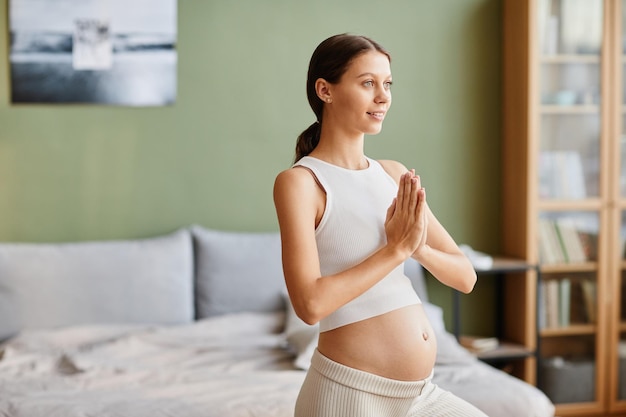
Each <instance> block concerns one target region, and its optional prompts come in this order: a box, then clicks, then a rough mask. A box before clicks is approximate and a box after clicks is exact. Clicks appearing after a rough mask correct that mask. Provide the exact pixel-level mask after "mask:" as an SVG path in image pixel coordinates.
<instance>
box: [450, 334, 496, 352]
mask: <svg viewBox="0 0 626 417" xmlns="http://www.w3.org/2000/svg"><path fill="white" fill-rule="evenodd" d="M459 343H460V344H461V346H463V347H464V348H466V349H467V350H469V351H470V352H474V353H480V352H487V351H490V350H493V349H496V348H497V347H498V346H499V345H500V342H499V340H498V338H497V337H482V336H472V335H461V336H459Z"/></svg>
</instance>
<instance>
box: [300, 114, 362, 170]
mask: <svg viewBox="0 0 626 417" xmlns="http://www.w3.org/2000/svg"><path fill="white" fill-rule="evenodd" d="M324 127H325V126H324V125H323V124H322V132H321V134H320V141H319V143H318V144H317V146H316V147H315V149H314V150H313V152H311V154H310V155H311V156H312V157H315V158H317V159H321V160H323V161H326V162H328V163H331V164H333V165H337V166H340V167H342V168H346V169H355V170H356V169H365V168H367V166H368V162H367V159H366V158H365V152H364V150H363V148H364V142H365V140H364V136H365V135H364V134H363V133H358V134H354V135H348V134H346V133H345V132H339V131H337V130H334V129H324Z"/></svg>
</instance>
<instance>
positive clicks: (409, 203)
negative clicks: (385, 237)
mask: <svg viewBox="0 0 626 417" xmlns="http://www.w3.org/2000/svg"><path fill="white" fill-rule="evenodd" d="M421 188H422V186H421V181H420V177H419V176H417V175H415V170H414V169H411V170H410V171H407V172H406V173H404V174H403V175H402V176H401V177H400V184H399V186H398V195H397V205H396V207H397V208H398V209H400V210H406V211H409V212H412V211H414V210H416V209H417V204H418V201H419V197H418V192H419V191H420V190H421Z"/></svg>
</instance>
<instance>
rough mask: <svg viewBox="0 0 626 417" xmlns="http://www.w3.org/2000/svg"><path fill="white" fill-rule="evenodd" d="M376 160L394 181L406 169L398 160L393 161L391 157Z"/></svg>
mask: <svg viewBox="0 0 626 417" xmlns="http://www.w3.org/2000/svg"><path fill="white" fill-rule="evenodd" d="M377 162H378V163H379V164H380V165H381V166H382V167H383V169H384V170H385V171H386V172H387V174H389V176H390V177H391V178H393V179H394V180H395V181H396V182H397V181H398V180H399V179H400V177H401V176H402V174H404V173H405V172H407V171H408V170H407V169H406V167H405V166H404V165H403V164H402V163H400V162H398V161H393V160H391V159H379V160H377Z"/></svg>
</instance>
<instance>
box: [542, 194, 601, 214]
mask: <svg viewBox="0 0 626 417" xmlns="http://www.w3.org/2000/svg"><path fill="white" fill-rule="evenodd" d="M537 208H538V209H539V210H542V211H572V210H578V211H593V210H600V209H601V208H602V201H601V200H600V199H599V198H598V197H591V198H586V199H584V200H563V199H555V198H540V199H539V201H537Z"/></svg>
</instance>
